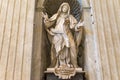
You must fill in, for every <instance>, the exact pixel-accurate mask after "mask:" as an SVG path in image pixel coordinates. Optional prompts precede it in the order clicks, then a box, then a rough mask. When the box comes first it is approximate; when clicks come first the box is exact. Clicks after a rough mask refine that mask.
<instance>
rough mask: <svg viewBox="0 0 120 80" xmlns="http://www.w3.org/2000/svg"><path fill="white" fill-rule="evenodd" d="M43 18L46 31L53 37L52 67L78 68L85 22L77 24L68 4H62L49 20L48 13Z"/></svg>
mask: <svg viewBox="0 0 120 80" xmlns="http://www.w3.org/2000/svg"><path fill="white" fill-rule="evenodd" d="M43 17H44V24H45V26H46V30H47V32H48V33H49V34H50V35H51V37H52V40H51V44H52V46H51V67H52V68H62V67H68V68H78V65H77V54H78V46H79V45H80V41H81V36H82V34H81V32H82V27H81V26H83V22H81V21H80V22H77V20H76V19H75V17H73V16H72V15H71V14H70V6H69V4H68V3H62V4H61V6H60V8H59V10H58V12H57V13H56V14H54V15H53V16H52V17H51V18H48V14H47V13H43ZM53 24H55V26H53ZM72 31H74V34H73V33H72Z"/></svg>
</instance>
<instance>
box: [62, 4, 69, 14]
mask: <svg viewBox="0 0 120 80" xmlns="http://www.w3.org/2000/svg"><path fill="white" fill-rule="evenodd" d="M67 11H68V6H67V5H64V6H63V7H62V12H65V13H66V12H67Z"/></svg>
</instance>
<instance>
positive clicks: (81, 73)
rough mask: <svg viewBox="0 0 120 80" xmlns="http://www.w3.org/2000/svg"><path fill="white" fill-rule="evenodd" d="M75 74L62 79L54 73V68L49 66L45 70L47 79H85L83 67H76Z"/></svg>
mask: <svg viewBox="0 0 120 80" xmlns="http://www.w3.org/2000/svg"><path fill="white" fill-rule="evenodd" d="M75 70H76V74H75V76H72V77H71V78H70V79H60V78H59V77H58V76H56V75H55V74H54V68H48V69H47V71H45V80H84V75H85V72H84V71H82V68H76V69H75Z"/></svg>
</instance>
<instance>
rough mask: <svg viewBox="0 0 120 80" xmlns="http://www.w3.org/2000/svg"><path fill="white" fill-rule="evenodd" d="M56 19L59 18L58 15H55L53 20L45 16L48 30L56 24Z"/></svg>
mask: <svg viewBox="0 0 120 80" xmlns="http://www.w3.org/2000/svg"><path fill="white" fill-rule="evenodd" d="M56 17H57V14H54V15H53V16H52V17H51V18H48V15H47V13H46V14H44V15H43V18H44V24H45V26H46V28H49V27H51V26H52V25H53V24H54V23H55V20H56Z"/></svg>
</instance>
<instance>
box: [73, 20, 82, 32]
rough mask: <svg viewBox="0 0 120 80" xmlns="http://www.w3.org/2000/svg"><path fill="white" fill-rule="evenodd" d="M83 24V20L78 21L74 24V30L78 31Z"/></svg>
mask: <svg viewBox="0 0 120 80" xmlns="http://www.w3.org/2000/svg"><path fill="white" fill-rule="evenodd" d="M82 26H84V22H81V21H80V22H79V23H78V24H77V25H76V26H75V31H80V30H81V27H82Z"/></svg>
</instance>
